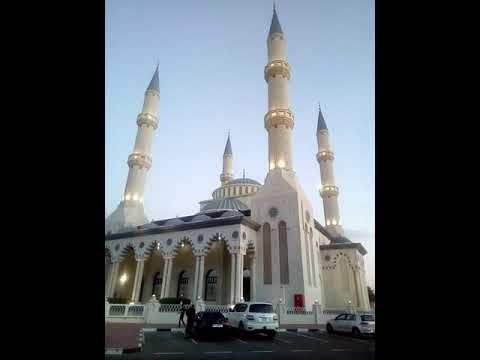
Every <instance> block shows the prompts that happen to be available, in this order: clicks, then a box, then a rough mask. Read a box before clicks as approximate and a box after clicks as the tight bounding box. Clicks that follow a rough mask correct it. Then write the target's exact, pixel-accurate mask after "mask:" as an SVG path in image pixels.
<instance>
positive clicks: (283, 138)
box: [264, 6, 294, 170]
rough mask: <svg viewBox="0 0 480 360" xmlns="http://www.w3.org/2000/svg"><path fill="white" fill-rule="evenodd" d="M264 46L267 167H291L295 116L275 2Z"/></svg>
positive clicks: (282, 37)
mask: <svg viewBox="0 0 480 360" xmlns="http://www.w3.org/2000/svg"><path fill="white" fill-rule="evenodd" d="M267 47H268V63H267V65H266V66H265V70H264V75H265V81H266V82H267V83H268V112H267V113H266V114H265V118H264V120H265V129H266V130H267V132H268V168H269V170H273V169H277V168H283V169H286V170H293V164H292V141H291V135H292V134H291V131H292V129H293V125H294V117H293V113H292V112H291V111H290V109H289V105H288V80H290V66H289V65H288V63H287V56H286V44H285V36H284V34H283V31H282V27H281V26H280V22H279V21H278V16H277V11H276V10H275V6H274V7H273V17H272V23H271V25H270V32H269V33H268V39H267Z"/></svg>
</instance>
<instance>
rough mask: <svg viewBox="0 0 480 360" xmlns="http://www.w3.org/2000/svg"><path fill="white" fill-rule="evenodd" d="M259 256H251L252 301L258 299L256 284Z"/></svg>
mask: <svg viewBox="0 0 480 360" xmlns="http://www.w3.org/2000/svg"><path fill="white" fill-rule="evenodd" d="M256 272H257V258H256V257H255V255H251V256H250V301H255V300H256V289H255V288H256V284H257V277H256Z"/></svg>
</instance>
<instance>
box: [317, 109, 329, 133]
mask: <svg viewBox="0 0 480 360" xmlns="http://www.w3.org/2000/svg"><path fill="white" fill-rule="evenodd" d="M320 130H328V128H327V124H326V123H325V119H324V118H323V114H322V109H321V107H320V103H318V123H317V133H318V132H319V131H320Z"/></svg>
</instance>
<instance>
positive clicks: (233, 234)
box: [232, 231, 238, 239]
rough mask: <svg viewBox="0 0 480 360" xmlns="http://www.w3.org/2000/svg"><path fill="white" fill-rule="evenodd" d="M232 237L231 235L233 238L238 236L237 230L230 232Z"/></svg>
mask: <svg viewBox="0 0 480 360" xmlns="http://www.w3.org/2000/svg"><path fill="white" fill-rule="evenodd" d="M232 237H233V238H234V239H236V238H238V231H234V232H233V233H232Z"/></svg>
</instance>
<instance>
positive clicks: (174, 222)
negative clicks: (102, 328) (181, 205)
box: [163, 218, 184, 226]
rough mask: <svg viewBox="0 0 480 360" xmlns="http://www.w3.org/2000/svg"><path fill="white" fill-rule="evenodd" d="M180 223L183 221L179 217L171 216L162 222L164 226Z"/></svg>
mask: <svg viewBox="0 0 480 360" xmlns="http://www.w3.org/2000/svg"><path fill="white" fill-rule="evenodd" d="M180 224H184V222H183V221H182V220H180V219H179V218H173V219H170V220H167V221H166V222H165V224H163V225H164V226H172V225H180Z"/></svg>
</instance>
